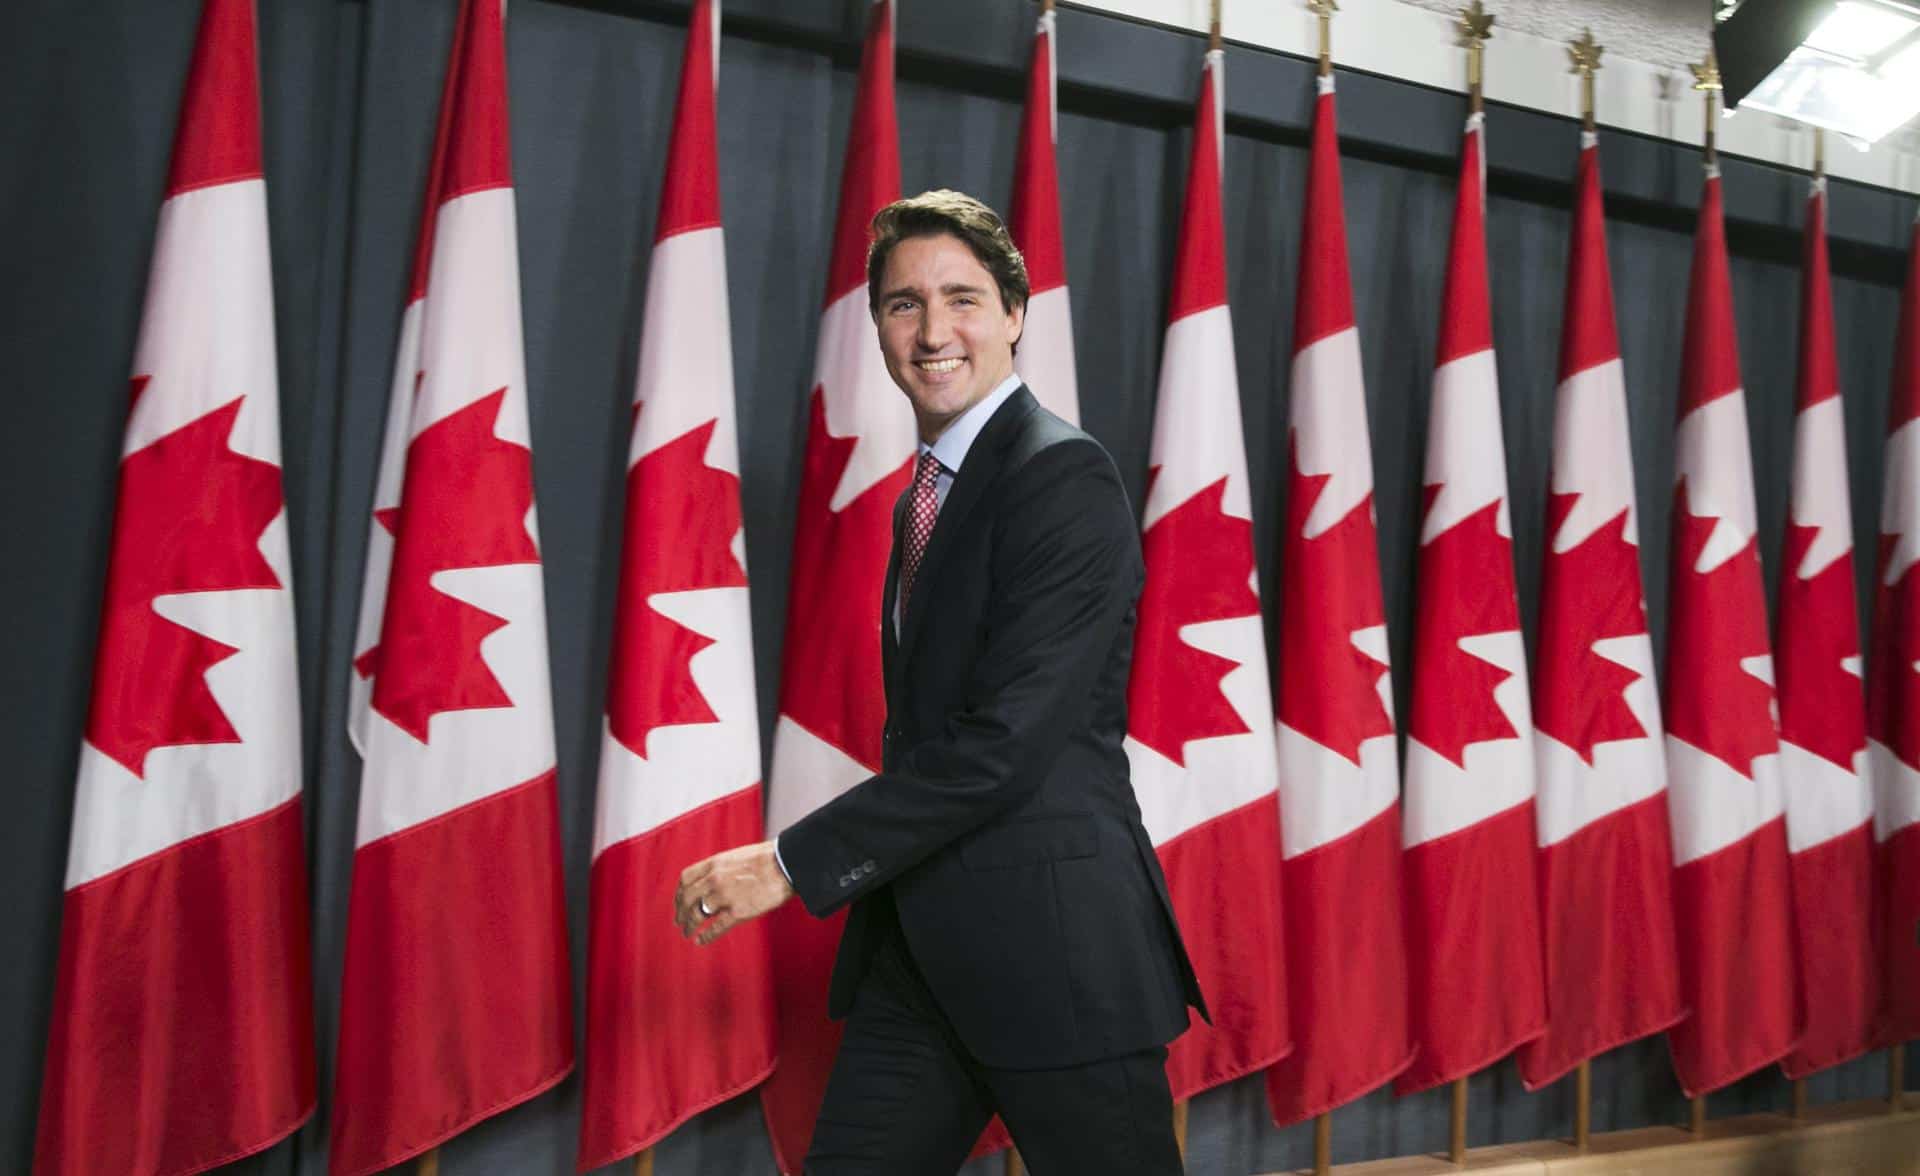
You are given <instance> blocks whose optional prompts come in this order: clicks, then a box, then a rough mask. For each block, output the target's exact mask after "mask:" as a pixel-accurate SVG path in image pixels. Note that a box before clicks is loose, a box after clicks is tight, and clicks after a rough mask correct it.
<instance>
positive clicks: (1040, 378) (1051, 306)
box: [1008, 9, 1080, 421]
mask: <svg viewBox="0 0 1920 1176" xmlns="http://www.w3.org/2000/svg"><path fill="white" fill-rule="evenodd" d="M1053 38H1054V14H1053V10H1052V9H1048V10H1047V11H1045V12H1043V13H1041V14H1040V23H1039V25H1038V26H1037V27H1036V28H1035V29H1034V32H1033V57H1032V60H1031V61H1030V63H1029V64H1028V66H1027V110H1026V115H1025V117H1024V118H1023V119H1022V120H1021V122H1020V148H1019V150H1018V151H1017V152H1016V153H1015V155H1014V159H1013V204H1012V207H1011V208H1010V209H1009V210H1008V214H1009V219H1008V228H1009V229H1010V231H1011V232H1012V234H1013V242H1014V244H1015V245H1018V246H1019V247H1020V252H1021V253H1022V254H1023V255H1024V256H1025V257H1026V261H1027V282H1028V285H1029V288H1030V290H1029V293H1028V295H1027V321H1026V326H1025V327H1024V328H1023V330H1022V331H1021V334H1020V347H1019V353H1018V354H1017V355H1016V356H1015V357H1014V366H1015V367H1016V368H1017V369H1018V370H1019V372H1020V378H1021V379H1022V380H1023V381H1025V382H1026V383H1027V385H1028V386H1029V387H1030V388H1031V389H1032V391H1033V394H1034V396H1036V397H1037V398H1038V399H1039V401H1040V403H1041V404H1043V405H1045V406H1046V407H1047V408H1049V409H1051V410H1052V411H1053V412H1054V413H1055V414H1056V415H1057V416H1060V417H1062V418H1064V419H1066V420H1069V421H1078V420H1079V419H1080V392H1079V386H1078V384H1077V382H1076V381H1075V379H1074V373H1073V314H1072V311H1071V310H1070V308H1069V307H1068V305H1067V251H1066V245H1065V243H1064V241H1063V239H1062V236H1061V232H1060V172H1059V168H1058V166H1057V165H1056V164H1055V162H1054V144H1055V142H1056V141H1057V140H1058V139H1059V130H1060V107H1059V104H1058V103H1057V102H1056V101H1055V98H1054V78H1053V59H1054V44H1053Z"/></svg>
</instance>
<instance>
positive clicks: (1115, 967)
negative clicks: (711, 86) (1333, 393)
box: [675, 191, 1206, 1176]
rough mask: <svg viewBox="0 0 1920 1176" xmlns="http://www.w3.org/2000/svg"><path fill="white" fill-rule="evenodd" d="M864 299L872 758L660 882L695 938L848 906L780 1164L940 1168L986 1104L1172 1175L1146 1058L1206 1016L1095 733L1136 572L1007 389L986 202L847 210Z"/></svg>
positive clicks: (1128, 652) (1084, 1146) (1013, 277)
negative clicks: (800, 1109)
mask: <svg viewBox="0 0 1920 1176" xmlns="http://www.w3.org/2000/svg"><path fill="white" fill-rule="evenodd" d="M872 238H873V242H872V246H871V248H870V249H869V252H868V256H867V293H868V301H869V304H870V307H871V309H872V312H873V319H874V324H875V326H876V327H877V328H878V333H879V343H880V350H881V352H882V353H883V354H884V356H885V358H886V365H887V371H888V372H889V373H890V374H891V375H892V377H893V380H894V382H895V383H896V384H898V385H899V386H900V390H901V391H902V392H904V393H905V394H906V396H907V399H908V400H909V401H911V402H912V404H913V413H914V419H915V422H916V424H917V425H918V428H919V433H920V447H919V456H918V457H917V459H916V460H915V463H914V475H913V481H912V484H911V485H910V487H909V488H908V490H907V491H906V493H905V494H903V495H902V496H901V498H900V501H899V503H898V504H897V505H896V506H895V509H894V542H893V558H892V560H891V561H890V563H889V566H888V570H887V578H886V585H885V590H884V595H883V596H882V601H883V605H882V611H883V615H882V616H881V617H877V618H875V619H876V621H877V622H878V624H879V627H880V639H881V647H882V664H883V667H884V673H885V676H886V697H887V725H886V730H885V733H884V738H883V740H882V748H883V752H882V758H883V762H882V765H881V769H882V770H881V772H880V774H879V775H876V776H873V777H871V778H869V779H867V780H865V781H863V782H862V783H860V784H857V785H855V786H854V787H853V788H851V789H849V790H847V791H846V792H845V793H843V794H841V795H840V796H839V797H838V798H836V799H835V800H833V801H831V802H829V803H827V804H825V805H823V806H821V807H820V808H819V809H817V810H815V811H814V812H813V813H811V814H810V815H808V816H807V817H805V818H803V819H801V820H800V821H799V822H797V823H795V824H794V825H793V826H792V827H790V828H789V829H787V830H786V831H785V832H784V833H782V834H781V835H780V836H779V838H778V840H777V841H767V842H762V843H760V844H757V845H748V846H742V847H740V848H738V849H733V850H729V851H727V852H726V853H722V854H718V855H716V856H714V857H712V858H709V859H707V860H706V861H703V862H699V863H696V864H694V865H692V866H690V867H688V868H687V870H686V871H685V873H684V874H683V875H682V877H681V882H680V887H679V890H678V892H677V894H676V895H675V913H676V917H677V918H678V920H679V923H680V927H681V929H682V931H683V932H685V933H686V934H688V935H689V936H693V937H695V938H697V939H698V940H699V942H701V943H710V942H712V941H713V940H714V939H716V938H718V937H719V936H720V935H723V934H725V933H726V932H727V931H728V930H729V929H731V928H732V927H734V926H736V925H738V924H739V923H740V922H741V921H743V920H745V919H751V918H756V917H758V916H760V915H762V914H765V913H766V912H767V911H769V910H772V909H773V908H774V907H776V906H779V905H780V904H781V903H783V902H785V901H786V900H787V899H788V898H790V897H792V896H793V895H794V894H796V893H797V894H798V895H799V897H800V900H801V901H802V902H803V903H804V904H805V905H806V908H807V910H808V911H810V912H811V913H813V914H814V915H816V916H820V917H826V916H828V915H831V914H833V913H834V912H835V911H838V910H840V909H841V908H843V907H850V908H851V909H850V910H849V911H848V915H847V923H846V929H845V932H844V933H843V935H842V937H841V941H840V954H839V957H838V958H837V959H836V961H835V963H834V970H833V983H832V989H831V992H830V995H829V1000H828V1008H829V1011H830V1012H831V1013H832V1015H833V1016H835V1017H844V1018H846V1019H847V1026H846V1033H845V1035H844V1037H843V1039H842V1041H841V1045H840V1054H839V1056H838V1057H837V1058H836V1060H835V1062H834V1069H833V1074H832V1077H831V1079H830V1080H829V1082H828V1086H827V1094H826V1100H825V1103H824V1105H823V1106H822V1107H821V1110H820V1117H819V1120H818V1122H817V1124H816V1126H815V1129H814V1135H813V1147H812V1150H811V1151H810V1152H809V1154H808V1156H807V1171H808V1172H809V1173H812V1174H814V1176H842V1174H851V1173H875V1174H889V1176H891V1174H896V1173H915V1174H918V1173H935V1172H951V1171H953V1170H955V1169H956V1168H958V1167H959V1165H960V1164H961V1163H962V1162H963V1161H964V1160H965V1158H966V1155H967V1152H968V1150H969V1149H970V1148H971V1146H972V1144H973V1142H974V1140H975V1139H976V1138H977V1137H978V1136H979V1134H980V1132H981V1130H982V1129H983V1128H984V1127H985V1125H986V1123H987V1120H988V1119H989V1118H990V1117H991V1116H992V1115H993V1114H995V1113H998V1114H999V1115H1000V1116H1001V1118H1002V1119H1003V1120H1004V1121H1005V1123H1006V1124H1007V1127H1008V1130H1009V1131H1011V1133H1012V1135H1013V1139H1014V1142H1015V1144H1016V1145H1017V1146H1018V1147H1019V1148H1020V1152H1021V1156H1022V1158H1023V1159H1024V1160H1025V1161H1026V1164H1027V1166H1028V1168H1029V1169H1031V1170H1032V1171H1033V1172H1034V1173H1035V1174H1036V1176H1053V1174H1056V1173H1078V1172H1087V1173H1095V1172H1098V1173H1139V1174H1141V1176H1160V1174H1162V1173H1175V1172H1178V1171H1180V1157H1179V1152H1178V1150H1177V1148H1176V1146H1175V1142H1174V1136H1173V1128H1172V1101H1171V1098H1170V1096H1169V1093H1168V1088H1167V1079H1166V1072H1165V1063H1166V1052H1167V1051H1166V1045H1167V1043H1168V1042H1169V1041H1172V1040H1173V1039H1174V1038H1175V1037H1177V1036H1179V1034H1180V1033H1182V1032H1184V1031H1185V1029H1186V1028H1187V1024H1188V1013H1187V1008H1188V1006H1189V1005H1191V1006H1193V1007H1194V1008H1195V1009H1198V1010H1199V1011H1200V1013H1201V1015H1202V1016H1205V1015H1206V1013H1205V1006H1204V1004H1203V1002H1202V1000H1201V995H1200V990H1199V985H1198V984H1197V983H1196V981H1195V980H1194V975H1193V968H1192V965H1191V964H1190V963H1189V962H1188V959H1187V954H1186V950H1185V948H1184V946H1183V945H1182V944H1181V941H1180V934H1179V930H1178V928H1177V925H1176V923H1175V921H1174V915H1173V907H1172V905H1171V903H1170V902H1169V901H1168V898H1167V888H1166V880H1165V878H1164V877H1163V876H1162V875H1161V872H1160V864H1159V859H1158V858H1157V857H1156V856H1155V854H1154V851H1153V846H1152V844H1151V843H1150V842H1149V841H1148V839H1147V834H1146V831H1145V829H1144V828H1142V826H1141V824H1140V810H1139V806H1138V805H1137V804H1136V803H1135V801H1134V797H1133V788H1132V785H1131V784H1130V782H1129V780H1128V776H1127V756H1126V752H1125V750H1124V749H1123V747H1122V745H1121V740H1122V738H1123V737H1124V735H1125V733H1126V729H1127V706H1126V698H1127V671H1128V666H1129V664H1130V662H1131V658H1132V651H1133V626H1134V610H1135V605H1136V603H1137V602H1138V600H1139V596H1140V588H1141V583H1142V579H1143V570H1142V563H1141V558H1140V545H1139V529H1138V527H1137V526H1136V525H1135V522H1134V519H1133V515H1132V512H1131V511H1130V509H1129V508H1128V505H1127V499H1126V494H1125V491H1124V490H1123V489H1122V487H1121V485H1120V479H1119V477H1118V475H1117V474H1116V473H1115V471H1114V466H1113V461H1112V459H1111V458H1109V457H1108V456H1107V453H1106V451H1105V450H1104V449H1102V448H1101V447H1100V445H1099V443H1098V442H1096V441H1094V440H1093V438H1091V437H1089V436H1087V435H1086V434H1085V433H1083V432H1081V431H1080V430H1078V429H1076V428H1074V427H1073V426H1071V425H1069V424H1067V423H1066V422H1064V421H1062V420H1061V419H1060V418H1058V417H1056V416H1054V415H1053V414H1052V413H1050V412H1048V411H1047V410H1045V409H1043V408H1041V407H1040V405H1039V403H1038V402H1037V401H1036V400H1035V399H1034V397H1033V394H1032V393H1031V392H1029V391H1028V390H1027V389H1026V388H1025V387H1024V386H1023V385H1022V384H1021V382H1020V379H1019V377H1017V376H1015V375H1014V374H1013V351H1014V347H1015V346H1016V345H1017V344H1018V343H1019V341H1020V331H1021V327H1022V325H1023V324H1024V320H1025V314H1026V302H1027V272H1026V264H1025V262H1024V261H1022V259H1021V257H1020V252H1019V250H1017V249H1015V248H1014V246H1013V242H1012V240H1011V239H1010V238H1009V237H1008V235H1007V231H1006V227H1005V226H1004V225H1003V224H1002V223H1001V221H1000V218H999V216H997V215H996V214H995V213H994V212H993V210H992V209H990V208H988V207H987V206H986V205H984V204H981V203H980V202H979V201H977V200H974V199H973V198H972V197H970V196H965V195H962V194H960V193H958V192H949V191H937V192H926V193H922V194H921V195H919V196H915V197H912V198H910V199H907V200H901V201H897V202H895V203H894V204H891V205H888V206H887V207H886V208H884V209H882V210H881V211H880V212H879V214H878V215H876V216H875V217H874V220H873V226H872Z"/></svg>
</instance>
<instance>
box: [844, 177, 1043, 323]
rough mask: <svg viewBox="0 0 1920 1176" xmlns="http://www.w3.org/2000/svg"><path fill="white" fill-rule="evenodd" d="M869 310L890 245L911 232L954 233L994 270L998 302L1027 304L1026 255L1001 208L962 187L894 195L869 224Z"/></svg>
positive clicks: (873, 309) (1008, 306)
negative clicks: (902, 197)
mask: <svg viewBox="0 0 1920 1176" xmlns="http://www.w3.org/2000/svg"><path fill="white" fill-rule="evenodd" d="M867 232H868V238H869V241H870V244H868V246H867V310H868V312H869V313H875V314H877V313H878V312H879V310H880V276H881V272H882V271H884V270H885V269H886V268H887V258H888V256H889V255H891V254H892V253H893V247H894V246H895V245H898V244H899V243H900V242H902V241H905V240H907V239H908V238H910V237H936V236H939V235H941V234H943V233H944V234H946V235H948V236H951V237H958V238H959V239H960V242H961V243H962V244H964V245H965V246H966V247H967V248H968V249H971V250H972V251H973V255H974V256H975V257H976V258H978V259H979V260H980V264H981V265H983V266H985V267H986V268H987V272H988V273H990V274H992V275H993V283H994V285H995V286H997V287H998V288H999V290H1000V305H1001V308H1002V309H1004V310H1007V311H1012V310H1013V308H1014V307H1016V306H1018V307H1025V306H1026V304H1027V261H1026V259H1025V258H1024V257H1021V256H1020V250H1019V249H1017V248H1016V247H1015V246H1014V244H1013V238H1012V236H1010V235H1009V234H1008V233H1007V226H1006V222H1004V221H1002V220H1001V219H1000V214H999V213H997V212H995V211H994V210H993V209H991V208H988V207H987V206H986V205H984V204H982V203H980V202H979V201H978V200H975V199H974V198H973V197H971V196H969V195H967V194H966V193H964V192H955V191H953V190H952V189H950V188H936V189H935V190H933V191H931V192H922V193H920V194H919V195H918V196H909V197H907V198H906V199H905V200H896V201H894V202H893V203H892V204H889V205H887V206H886V207H885V208H883V209H881V210H880V211H879V212H876V213H874V214H873V223H872V224H871V225H869V226H868V230H867Z"/></svg>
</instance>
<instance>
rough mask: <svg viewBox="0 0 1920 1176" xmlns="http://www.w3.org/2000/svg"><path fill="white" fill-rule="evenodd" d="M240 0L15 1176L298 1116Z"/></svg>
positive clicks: (169, 1158)
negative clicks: (36, 1084)
mask: <svg viewBox="0 0 1920 1176" xmlns="http://www.w3.org/2000/svg"><path fill="white" fill-rule="evenodd" d="M260 162H261V161H260V82H259V72H258V66H257V64H256V56H255V48H254V8H253V3H252V0H207V3H206V4H205V6H204V8H203V9H202V10H201V15H200V32H199V39H198V41H197V42H196V44H195V47H194V52H193V63H192V65H191V66H190V67H189V69H188V71H187V83H186V91H185V97H184V99H183V100H182V103H181V108H180V125H179V131H178V133H177V135H176V137H175V139H174V147H173V166H172V169H171V170H170V171H169V173H168V176H167V195H166V200H165V202H164V203H162V204H161V206H160V225H159V230H158V232H157V234H156V235H155V238H154V246H153V262H152V270H151V271H150V273H149V275H148V281H147V300H146V309H145V312H144V313H143V315H142V316H141V320H140V335H139V341H138V342H137V343H136V345H135V348H134V358H133V384H132V405H131V408H130V409H129V411H128V414H127V426H126V436H125V440H124V442H123V444H122V447H121V458H120V486H119V494H118V501H117V504H116V506H115V509H114V519H113V539H112V547H111V549H110V553H109V556H108V564H107V584H106V596H105V601H104V603H103V605H102V608H101V615H100V641H99V646H98V648H97V650H96V652H95V657H94V665H93V695H92V701H91V703H90V704H89V706H88V710H87V725H86V732H85V736H84V741H83V742H82V743H81V745H80V768H79V780H78V782H77V785H76V787H75V791H74V800H73V840H72V844H71V847H70V848H69V850H68V855H67V879H66V888H67V892H66V900H65V903H64V905H63V908H62V913H61V925H60V963H59V968H58V971H57V973H56V975H55V979H54V993H53V1019H52V1024H51V1027H50V1029H49V1032H48V1037H47V1057H46V1071H45V1076H44V1078H43V1081H42V1084H41V1094H40V1126H39V1138H38V1141H37V1143H36V1145H35V1155H34V1171H35V1172H36V1173H39V1174H40V1176H63V1174H66V1173H73V1174H75V1176H78V1174H81V1173H95V1172H138V1173H145V1174H148V1176H173V1174H185V1173H190V1172H200V1171H204V1170H206V1169H208V1168H212V1167H215V1166H217V1165H220V1164H224V1163H227V1162H229V1161H231V1160H235V1159H238V1158H239V1157H241V1156H245V1155H249V1154H251V1153H253V1152H257V1151H259V1150H261V1149H262V1148H265V1147H268V1146H270V1145H271V1144H273V1143H275V1142H276V1141H278V1140H279V1139H281V1138H283V1137H284V1136H286V1135H288V1134H289V1133H291V1132H292V1131H293V1130H294V1128H296V1127H298V1126H299V1125H300V1123H301V1122H302V1121H303V1120H305V1119H306V1117H307V1116H308V1115H309V1114H310V1113H311V1112H312V1111H313V1104H314V1078H313V1075H314V1069H313V1012H312V991H313V989H312V980H311V977H310V968H309V965H308V946H307V883H306V864H305V861H304V856H305V855H304V851H303V849H302V846H303V844H304V835H303V834H302V832H301V821H300V703H299V683H298V679H297V676H296V667H295V660H294V629H293V599H292V591H291V587H292V583H293V576H292V571H291V566H290V563H289V559H288V550H287V513H286V508H285V505H284V499H283V497H282V494H281V478H280V404H279V396H280V394H279V389H278V384H277V378H276V373H275V367H274V342H273V278H272V273H271V267H270V265H269V262H268V252H267V190H266V181H265V179H264V178H263V177H262V173H261V166H260Z"/></svg>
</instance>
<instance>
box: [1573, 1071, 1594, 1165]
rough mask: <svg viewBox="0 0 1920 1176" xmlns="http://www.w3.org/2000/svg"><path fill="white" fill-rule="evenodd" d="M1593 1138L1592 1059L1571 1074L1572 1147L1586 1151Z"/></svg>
mask: <svg viewBox="0 0 1920 1176" xmlns="http://www.w3.org/2000/svg"><path fill="white" fill-rule="evenodd" d="M1592 1138H1593V1059H1591V1058H1588V1059H1586V1060H1585V1061H1583V1062H1581V1063H1580V1065H1579V1066H1578V1067H1577V1068H1576V1069H1575V1070H1574V1072H1573V1147H1574V1150H1575V1151H1586V1150H1587V1145H1588V1144H1589V1143H1590V1142H1591V1141H1592Z"/></svg>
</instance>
